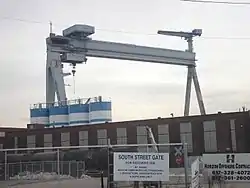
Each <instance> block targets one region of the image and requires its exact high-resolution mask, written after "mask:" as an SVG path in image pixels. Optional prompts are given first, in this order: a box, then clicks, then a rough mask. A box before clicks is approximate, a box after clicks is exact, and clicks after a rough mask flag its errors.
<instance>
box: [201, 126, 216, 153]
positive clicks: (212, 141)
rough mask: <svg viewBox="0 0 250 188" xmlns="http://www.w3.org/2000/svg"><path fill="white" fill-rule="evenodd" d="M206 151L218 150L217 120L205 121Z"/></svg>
mask: <svg viewBox="0 0 250 188" xmlns="http://www.w3.org/2000/svg"><path fill="white" fill-rule="evenodd" d="M203 128H204V143H205V146H204V147H205V152H217V138H216V124H215V121H204V122H203Z"/></svg>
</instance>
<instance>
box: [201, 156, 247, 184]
mask: <svg viewBox="0 0 250 188" xmlns="http://www.w3.org/2000/svg"><path fill="white" fill-rule="evenodd" d="M203 163H204V168H205V169H207V170H208V172H209V173H210V174H211V175H212V179H213V180H221V179H222V180H225V181H236V182H237V181H250V154H249V153H241V154H234V153H225V154H204V155H203Z"/></svg>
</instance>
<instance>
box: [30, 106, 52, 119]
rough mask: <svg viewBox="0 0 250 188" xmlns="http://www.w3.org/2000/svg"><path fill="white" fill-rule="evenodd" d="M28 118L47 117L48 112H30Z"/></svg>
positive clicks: (35, 110) (42, 110) (33, 110)
mask: <svg viewBox="0 0 250 188" xmlns="http://www.w3.org/2000/svg"><path fill="white" fill-rule="evenodd" d="M30 117H49V110H48V109H46V108H41V109H32V110H30Z"/></svg>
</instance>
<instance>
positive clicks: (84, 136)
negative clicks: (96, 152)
mask: <svg viewBox="0 0 250 188" xmlns="http://www.w3.org/2000/svg"><path fill="white" fill-rule="evenodd" d="M88 145H89V134H88V131H80V132H79V146H88ZM81 149H82V150H87V149H88V148H81Z"/></svg>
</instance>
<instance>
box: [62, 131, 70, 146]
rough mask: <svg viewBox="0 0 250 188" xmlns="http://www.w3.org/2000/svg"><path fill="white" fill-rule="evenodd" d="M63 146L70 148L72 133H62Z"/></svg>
mask: <svg viewBox="0 0 250 188" xmlns="http://www.w3.org/2000/svg"><path fill="white" fill-rule="evenodd" d="M61 146H70V133H69V132H64V133H61Z"/></svg>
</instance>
